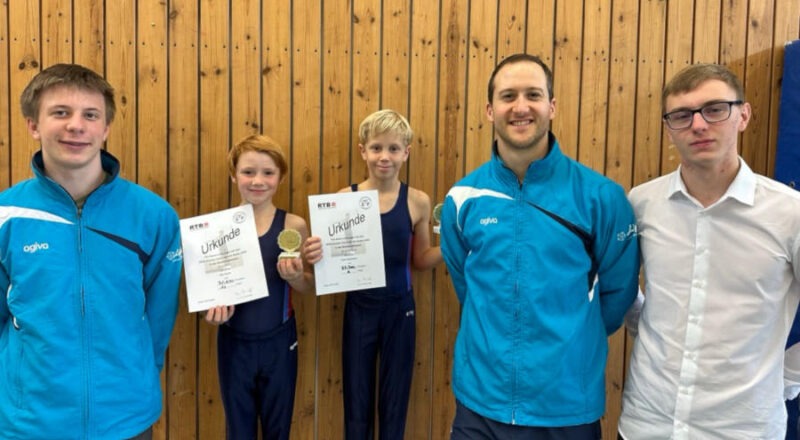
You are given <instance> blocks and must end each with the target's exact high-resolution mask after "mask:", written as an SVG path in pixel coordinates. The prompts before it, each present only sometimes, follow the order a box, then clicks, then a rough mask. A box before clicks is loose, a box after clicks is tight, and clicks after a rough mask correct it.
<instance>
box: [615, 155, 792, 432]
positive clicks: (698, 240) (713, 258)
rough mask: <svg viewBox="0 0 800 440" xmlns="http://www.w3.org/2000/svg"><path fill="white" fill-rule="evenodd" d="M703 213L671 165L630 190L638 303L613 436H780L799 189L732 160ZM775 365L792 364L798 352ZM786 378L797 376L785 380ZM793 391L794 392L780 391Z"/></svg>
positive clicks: (678, 172) (783, 427)
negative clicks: (720, 189) (724, 183)
mask: <svg viewBox="0 0 800 440" xmlns="http://www.w3.org/2000/svg"><path fill="white" fill-rule="evenodd" d="M739 162H740V164H741V167H740V170H739V173H738V175H737V176H736V178H735V180H734V181H733V183H732V184H731V185H730V187H729V188H728V191H727V192H726V193H725V194H724V195H723V196H722V198H720V200H719V201H717V202H716V203H714V204H713V205H711V206H709V207H707V208H704V207H703V206H702V205H701V204H700V203H699V202H698V201H697V200H696V199H694V198H693V197H692V196H690V195H689V193H688V192H687V190H686V186H685V185H684V184H683V181H682V180H681V178H680V169H678V171H676V172H673V173H671V174H668V175H666V176H663V177H660V178H657V179H655V180H653V181H650V182H648V183H645V184H643V185H640V186H638V187H636V188H634V189H633V190H632V191H631V193H630V200H631V203H632V205H633V208H634V211H635V213H636V217H637V221H638V226H639V234H640V236H639V240H640V244H641V248H642V264H643V270H644V277H645V289H644V291H645V298H646V299H645V301H644V307H643V309H642V312H641V313H642V316H641V318H640V321H639V324H638V337H637V338H636V342H635V344H634V347H633V354H632V357H631V363H630V370H629V374H628V377H627V379H626V382H625V391H624V396H623V411H622V417H621V419H620V422H619V430H620V433H621V434H622V435H623V437H624V438H625V439H626V440H640V439H691V440H698V439H725V440H732V439H747V440H752V439H781V440H782V439H783V438H784V436H785V431H786V410H785V407H784V386H785V385H786V386H787V388H786V389H787V390H793V389H794V388H791V385H793V384H792V382H793V381H794V382H797V379H798V377H797V374H798V370H797V369H796V367H794V368H795V370H794V373H792V372H791V371H790V370H791V369H790V368H787V374H794V375H795V377H788V376H787V379H789V382H787V384H784V354H785V353H784V348H785V345H786V339H787V336H788V334H789V330H790V328H791V326H792V321H793V319H794V316H795V312H796V310H797V306H798V301H800V192H797V191H794V190H792V189H790V188H789V187H787V186H785V185H783V184H781V183H778V182H776V181H774V180H771V179H768V178H766V177H764V176H760V175H756V174H754V173H753V172H752V171H751V170H750V168H749V167H748V166H747V164H745V163H744V161H743V160H741V158H740V160H739ZM786 355H787V356H788V357H790V358H787V361H786V365H787V367H789V366H793V365H795V366H796V365H800V358H798V357H799V356H800V350H795V351H787V352H786ZM794 385H796V383H795V384H794ZM791 392H794V393H796V391H791Z"/></svg>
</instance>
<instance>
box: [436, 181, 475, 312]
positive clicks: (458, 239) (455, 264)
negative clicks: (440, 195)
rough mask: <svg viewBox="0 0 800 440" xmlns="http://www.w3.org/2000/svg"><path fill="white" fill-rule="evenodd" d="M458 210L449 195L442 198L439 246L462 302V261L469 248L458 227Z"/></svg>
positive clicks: (463, 281) (464, 285) (463, 291)
mask: <svg viewBox="0 0 800 440" xmlns="http://www.w3.org/2000/svg"><path fill="white" fill-rule="evenodd" d="M457 215H458V211H457V210H456V204H455V202H454V200H453V198H452V197H450V196H449V195H448V196H447V198H445V200H444V207H443V208H442V222H441V229H440V231H441V239H440V243H441V248H442V256H443V257H444V262H445V264H446V265H447V270H448V272H449V274H450V279H451V280H452V282H453V287H454V288H455V291H456V296H457V297H458V300H459V302H461V303H462V304H463V303H464V298H465V296H466V292H467V287H466V281H465V279H464V262H465V260H466V259H467V254H468V253H469V248H468V247H467V245H466V243H464V235H463V234H462V232H461V229H460V228H459V227H458V219H457Z"/></svg>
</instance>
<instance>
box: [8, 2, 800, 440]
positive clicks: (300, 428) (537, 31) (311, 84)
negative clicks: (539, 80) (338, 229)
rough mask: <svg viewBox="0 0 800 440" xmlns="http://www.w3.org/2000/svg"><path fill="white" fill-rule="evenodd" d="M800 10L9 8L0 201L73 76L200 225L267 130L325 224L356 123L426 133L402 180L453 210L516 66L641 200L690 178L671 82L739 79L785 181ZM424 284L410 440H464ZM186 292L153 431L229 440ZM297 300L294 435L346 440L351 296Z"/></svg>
mask: <svg viewBox="0 0 800 440" xmlns="http://www.w3.org/2000/svg"><path fill="white" fill-rule="evenodd" d="M584 8H585V9H584ZM608 8H610V9H608ZM798 15H800V4H798V3H797V2H789V1H776V2H753V1H750V0H732V1H723V0H711V1H708V2H697V1H692V0H676V1H674V2H672V1H671V2H664V1H663V0H618V1H615V2H611V3H609V4H608V5H602V6H597V5H596V4H594V3H592V2H586V1H581V0H566V1H561V2H558V1H555V0H528V1H526V2H519V1H516V2H515V1H511V0H496V1H494V2H492V1H488V2H477V1H473V2H459V1H456V0H440V1H439V2H420V1H408V0H354V1H352V2H309V1H308V0H305V1H304V2H300V3H298V2H292V1H290V0H244V1H241V2H239V1H237V2H218V1H216V0H173V1H170V2H168V3H164V2H158V1H155V0H145V1H138V2H134V1H132V0H120V1H115V2H108V1H94V2H74V1H68V0H38V1H30V2H21V1H20V2H17V1H13V2H4V3H3V4H2V5H0V23H4V24H6V25H5V26H0V90H2V91H3V92H2V93H3V95H4V96H6V99H5V100H0V187H2V188H4V187H7V186H8V185H10V184H12V183H15V182H18V181H19V180H22V179H23V178H26V177H28V176H30V169H29V162H30V157H31V154H32V153H33V152H34V151H36V150H37V149H38V148H39V145H38V143H37V142H35V141H33V139H32V138H31V137H30V135H29V134H28V130H27V128H26V126H25V121H24V118H22V116H21V115H20V112H19V95H20V93H21V91H22V89H23V88H24V87H25V85H27V83H28V81H29V80H30V79H31V78H32V77H33V75H35V74H36V73H38V72H39V71H40V70H41V68H42V67H46V66H49V65H52V64H54V63H56V62H70V61H73V62H77V63H80V64H83V65H86V66H87V67H90V68H92V69H94V70H96V71H98V72H100V73H101V74H104V75H105V76H106V78H107V79H108V80H109V82H110V83H111V84H112V86H114V87H115V89H116V90H117V105H118V113H117V118H116V120H115V122H114V124H113V126H112V130H111V136H110V137H109V141H108V143H107V147H108V149H109V151H110V152H112V153H113V154H115V155H116V156H117V157H119V158H120V160H121V162H122V167H123V176H124V177H126V178H130V179H133V180H136V181H138V182H139V183H141V184H143V185H144V186H147V187H149V188H151V189H153V190H155V191H156V192H157V193H159V194H161V195H165V196H167V197H168V200H169V201H170V203H172V205H173V206H174V207H175V208H176V210H177V211H178V212H179V215H180V216H181V217H182V218H183V217H188V216H192V215H196V214H200V213H205V212H210V211H214V210H218V209H223V208H226V207H228V206H229V205H230V204H231V202H232V200H233V203H238V196H237V194H236V190H235V189H234V188H232V187H231V186H230V185H229V179H228V175H227V169H226V167H225V156H226V154H227V149H228V148H229V147H230V144H231V143H233V142H235V141H237V140H239V138H241V137H243V136H244V135H245V134H247V133H255V132H258V131H263V132H264V133H266V134H268V135H270V136H271V137H273V138H274V139H276V140H277V141H278V142H279V143H280V144H281V145H282V146H283V147H284V148H285V153H286V154H287V156H288V158H289V160H290V166H291V173H290V174H289V176H288V179H287V180H285V181H284V184H283V185H282V186H281V187H280V188H279V191H278V193H277V194H276V198H275V202H276V204H277V205H279V206H281V207H288V208H289V209H290V210H291V211H293V212H295V213H297V214H299V215H301V216H304V217H306V216H307V200H306V196H307V195H309V194H317V193H320V192H333V191H336V190H338V189H339V188H341V187H344V186H346V185H347V183H349V182H350V181H359V180H360V179H362V178H363V177H364V176H365V175H366V172H365V167H364V164H363V161H362V160H361V158H360V156H359V154H358V152H357V151H356V150H355V148H356V144H357V139H356V138H355V136H356V133H357V127H358V124H359V123H360V122H361V120H362V119H363V118H364V117H365V116H366V115H367V114H369V113H371V112H372V111H375V110H377V109H379V108H382V107H390V108H395V109H396V110H398V111H400V112H401V113H404V114H405V115H407V116H408V117H409V120H410V121H411V124H412V127H413V128H414V131H415V139H414V141H413V144H412V153H411V156H410V158H409V161H408V164H407V166H406V168H405V170H404V172H403V173H402V178H403V179H407V180H408V182H409V184H410V185H411V186H414V187H416V188H419V189H421V190H423V191H425V192H427V193H428V194H429V195H431V198H432V201H433V202H434V203H435V202H437V201H441V200H442V199H443V197H444V194H445V193H446V192H447V190H448V189H449V188H450V186H451V185H452V184H453V183H454V182H455V181H456V180H458V179H459V178H460V177H461V176H462V175H463V174H464V173H466V172H469V171H471V170H472V169H473V168H474V167H475V166H477V165H479V164H480V163H482V162H483V161H485V160H486V158H488V154H489V148H488V147H489V145H488V144H489V142H490V140H491V136H492V133H491V131H492V130H491V125H490V124H489V123H488V122H487V121H486V120H485V114H484V113H485V109H484V106H485V100H486V98H485V94H486V82H487V80H488V76H489V73H490V72H491V70H492V68H493V67H494V65H495V64H496V63H497V62H498V61H499V60H501V59H503V58H504V57H506V56H508V55H510V54H512V53H516V52H521V51H526V52H528V53H533V54H538V55H540V56H541V57H542V58H543V59H544V60H545V62H546V63H548V65H550V66H551V67H553V69H554V73H555V82H556V94H555V97H556V98H557V100H558V114H557V117H556V120H555V121H554V131H555V133H556V134H557V135H558V136H559V138H560V140H561V142H562V146H564V148H565V150H566V153H567V154H569V155H573V154H575V155H576V156H577V157H578V159H579V160H580V161H581V162H583V163H585V164H586V165H589V166H591V167H594V168H595V169H598V170H603V169H604V170H605V173H606V175H607V176H609V177H610V178H612V179H614V180H615V181H617V182H619V183H620V184H622V185H623V186H624V187H626V188H630V186H631V185H632V184H634V183H641V182H643V181H645V180H649V179H651V178H653V177H656V176H658V175H661V174H663V173H666V172H668V171H671V170H673V169H674V168H675V167H676V166H677V163H678V156H677V154H676V153H675V152H674V151H673V149H671V148H670V146H669V145H668V142H667V141H666V136H665V135H664V133H662V132H663V126H662V123H661V120H660V114H661V97H660V94H661V89H662V87H663V85H664V83H665V82H666V81H668V80H669V79H670V78H671V77H672V75H674V74H675V73H676V72H677V71H678V70H679V69H680V68H682V67H683V66H686V65H688V64H690V63H696V62H714V61H720V62H722V63H725V64H727V65H729V66H730V67H731V68H732V69H733V70H734V71H735V72H736V73H737V74H738V75H739V76H740V77H741V78H742V80H743V82H744V84H745V87H746V97H747V99H748V100H749V101H750V102H751V103H752V105H753V110H754V113H755V115H754V119H753V121H752V122H751V125H750V126H749V127H748V129H747V131H746V132H745V134H743V135H742V136H741V137H742V143H741V144H742V154H743V156H744V157H745V159H746V160H747V161H748V162H749V163H750V165H751V166H752V168H753V169H754V170H755V171H757V172H759V173H763V174H771V172H772V167H773V162H774V153H775V145H774V144H775V141H776V136H777V123H778V117H779V114H778V112H779V97H780V79H781V76H782V68H783V47H782V46H783V43H784V42H786V41H788V40H793V39H797V38H798V37H800V30H798V26H799V25H800V22H798V21H797V16H798ZM200 42H202V45H201V44H200ZM352 49H355V50H352ZM434 115H435V117H432V116H434ZM604 139H605V140H604ZM5 147H7V149H4V148H5ZM231 199H232V200H231ZM434 240H435V242H438V237H435V238H434ZM414 288H415V295H416V299H417V329H418V330H417V350H416V362H415V371H414V382H413V384H412V401H411V404H410V407H409V413H408V414H409V415H408V423H407V431H406V438H431V439H438V438H446V437H447V436H448V433H449V428H450V424H451V423H452V417H453V413H454V404H453V403H454V401H453V395H452V391H451V389H450V372H451V367H452V347H453V341H454V339H455V334H456V331H457V329H458V308H459V305H458V302H457V300H456V298H455V295H454V294H453V291H452V285H451V284H450V280H449V279H448V277H447V275H446V269H445V267H444V266H441V267H439V268H437V269H436V270H435V271H434V272H432V273H431V272H425V273H415V274H414ZM180 295H181V310H180V312H179V316H178V321H177V323H176V327H175V331H174V333H173V338H172V340H171V344H170V348H169V352H168V358H167V367H166V368H165V378H166V384H165V391H166V393H165V402H166V405H165V410H164V413H163V417H162V419H161V420H160V421H159V422H158V424H156V426H155V432H154V434H155V435H154V437H155V438H158V439H168V438H219V437H222V436H223V433H224V416H223V411H222V407H221V404H220V402H219V400H218V398H219V384H218V380H217V375H216V348H215V344H216V328H214V327H211V326H209V325H208V324H206V323H204V322H201V321H202V319H200V320H198V316H197V315H196V314H189V313H188V312H187V311H186V301H185V291H184V290H181V292H180ZM294 302H295V306H296V310H297V315H298V330H299V340H300V341H299V342H300V345H299V346H300V348H299V350H300V352H299V356H300V363H299V373H298V388H297V396H296V407H295V414H294V419H293V435H292V438H294V439H327V438H341V437H342V436H343V435H342V434H341V432H342V416H343V413H342V398H341V324H342V322H341V321H342V312H343V306H344V295H334V296H329V297H325V298H316V297H315V296H313V295H302V294H295V296H294ZM624 340H625V335H624V332H618V333H617V334H615V335H613V336H612V337H611V338H610V350H609V361H608V371H607V377H606V382H607V390H608V397H607V413H606V415H605V417H604V420H603V430H604V436H606V437H613V436H614V432H615V429H616V423H617V420H616V419H617V418H618V415H619V406H620V402H619V397H620V386H621V384H622V382H623V378H624V369H625V359H626V348H627V349H629V348H630V345H631V344H630V343H629V341H628V344H627V347H626V345H625V344H624Z"/></svg>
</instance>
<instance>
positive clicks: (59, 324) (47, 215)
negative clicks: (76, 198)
mask: <svg viewBox="0 0 800 440" xmlns="http://www.w3.org/2000/svg"><path fill="white" fill-rule="evenodd" d="M101 159H102V164H103V169H104V170H105V171H106V173H108V174H109V177H108V179H107V180H106V182H105V183H104V184H103V185H101V186H100V187H98V188H97V189H96V190H95V191H94V192H92V193H91V194H90V195H89V197H88V198H87V199H86V201H85V204H84V206H83V208H82V210H81V212H79V210H78V208H77V206H76V204H75V202H73V200H72V198H71V197H70V195H69V194H68V193H67V192H66V190H64V188H63V187H61V186H60V185H58V184H57V183H56V182H54V181H53V180H51V179H49V178H48V177H46V176H45V175H44V171H43V162H42V155H41V152H38V153H36V155H35V156H34V158H33V160H32V167H33V171H34V173H35V177H34V178H32V179H29V180H26V181H23V182H21V183H19V184H17V185H15V186H13V187H11V188H9V189H7V190H6V191H4V192H2V193H0V291H2V292H3V294H2V296H0V437H2V438H3V439H124V438H130V437H133V436H135V435H137V434H139V433H141V432H142V431H144V430H145V429H147V428H148V427H149V426H150V425H151V424H153V423H154V422H155V421H156V420H157V419H158V417H159V415H160V414H161V384H160V380H159V371H160V370H161V368H162V366H163V364H164V354H165V350H166V348H167V343H168V341H169V337H170V333H171V332H172V327H173V324H174V322H175V317H176V313H177V308H178V286H179V283H180V276H181V275H180V274H181V261H182V258H181V256H182V254H181V250H180V236H179V231H180V230H179V223H178V216H177V215H176V213H175V211H174V210H173V209H172V208H171V207H170V206H169V204H168V203H167V202H165V201H164V200H163V199H162V198H161V197H159V196H157V195H156V194H154V193H152V192H150V191H148V190H146V189H144V188H143V187H141V186H138V185H136V184H134V183H131V182H129V181H127V180H124V179H122V178H121V177H118V173H119V162H118V161H117V159H115V158H114V157H113V156H111V155H110V154H108V153H107V152H105V151H102V152H101Z"/></svg>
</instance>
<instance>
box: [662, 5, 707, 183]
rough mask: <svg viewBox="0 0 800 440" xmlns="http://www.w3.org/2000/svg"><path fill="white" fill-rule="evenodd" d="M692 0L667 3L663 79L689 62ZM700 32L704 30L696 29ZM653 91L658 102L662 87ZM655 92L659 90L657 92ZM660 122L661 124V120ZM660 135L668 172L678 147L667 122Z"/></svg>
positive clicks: (664, 170)
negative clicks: (673, 143)
mask: <svg viewBox="0 0 800 440" xmlns="http://www.w3.org/2000/svg"><path fill="white" fill-rule="evenodd" d="M693 3H694V0H676V1H671V2H668V3H667V30H666V31H667V39H666V55H665V59H666V61H665V63H664V81H665V82H666V81H669V80H670V79H671V78H672V77H673V76H675V74H676V73H678V72H679V71H680V70H681V69H683V68H684V67H686V66H689V65H690V64H692V49H693V44H692V41H693V39H694V38H693V34H694V29H695V28H696V26H695V23H694V8H693ZM705 25H706V23H697V26H705ZM698 32H699V33H702V32H703V30H702V29H699V30H698ZM653 92H654V95H653V96H655V97H656V98H657V99H658V102H659V103H660V104H661V105H662V106H663V102H661V91H660V90H654V91H653ZM656 92H658V93H656ZM662 126H663V124H662ZM663 127H664V128H663V135H662V139H661V165H660V168H661V174H666V173H669V172H671V171H673V170H675V169H676V168H678V164H679V163H680V156H679V155H678V150H676V149H675V146H674V145H672V143H671V142H670V141H669V138H668V137H667V131H668V130H669V129H668V128H667V127H666V126H663Z"/></svg>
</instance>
